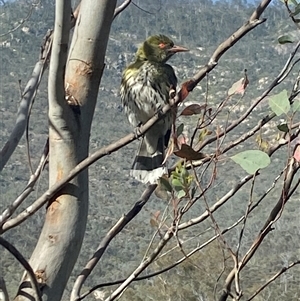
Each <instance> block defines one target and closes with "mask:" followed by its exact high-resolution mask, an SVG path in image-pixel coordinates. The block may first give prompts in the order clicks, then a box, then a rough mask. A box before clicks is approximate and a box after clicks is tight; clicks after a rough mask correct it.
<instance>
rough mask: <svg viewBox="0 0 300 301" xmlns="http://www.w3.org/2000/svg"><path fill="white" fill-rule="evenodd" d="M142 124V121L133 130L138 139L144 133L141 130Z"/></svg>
mask: <svg viewBox="0 0 300 301" xmlns="http://www.w3.org/2000/svg"><path fill="white" fill-rule="evenodd" d="M142 124H143V123H142V122H140V123H139V124H138V125H137V126H136V127H135V128H134V130H133V132H134V136H135V138H136V139H138V138H139V137H140V136H141V135H142V133H141V131H140V126H141V125H142Z"/></svg>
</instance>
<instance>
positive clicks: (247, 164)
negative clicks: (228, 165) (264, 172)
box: [231, 150, 271, 174]
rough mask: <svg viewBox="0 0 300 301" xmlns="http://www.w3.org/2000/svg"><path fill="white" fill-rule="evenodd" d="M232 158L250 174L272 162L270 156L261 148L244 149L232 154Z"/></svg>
mask: <svg viewBox="0 0 300 301" xmlns="http://www.w3.org/2000/svg"><path fill="white" fill-rule="evenodd" d="M231 159H232V160H233V161H234V162H235V163H237V164H239V165H240V166H241V167H242V168H243V169H244V170H245V171H246V172H247V173H249V174H254V173H255V172H256V171H257V170H258V169H262V168H265V167H267V166H268V165H269V164H270V163H271V160H270V157H269V156H268V155H267V154H266V153H264V152H262V151H260V150H248V151H244V152H241V153H239V154H236V155H234V156H232V157H231Z"/></svg>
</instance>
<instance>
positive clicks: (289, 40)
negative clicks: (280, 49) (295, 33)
mask: <svg viewBox="0 0 300 301" xmlns="http://www.w3.org/2000/svg"><path fill="white" fill-rule="evenodd" d="M278 43H279V44H287V43H294V40H293V39H292V37H290V36H289V35H284V36H281V37H279V38H278Z"/></svg>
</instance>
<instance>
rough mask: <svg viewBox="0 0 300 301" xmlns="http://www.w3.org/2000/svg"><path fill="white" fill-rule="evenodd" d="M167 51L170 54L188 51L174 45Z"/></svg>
mask: <svg viewBox="0 0 300 301" xmlns="http://www.w3.org/2000/svg"><path fill="white" fill-rule="evenodd" d="M168 51H169V52H171V53H176V52H184V51H189V49H187V48H185V47H182V46H177V45H174V46H173V47H172V48H170V49H169V50H168Z"/></svg>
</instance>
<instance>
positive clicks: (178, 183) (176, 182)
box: [172, 179, 183, 191]
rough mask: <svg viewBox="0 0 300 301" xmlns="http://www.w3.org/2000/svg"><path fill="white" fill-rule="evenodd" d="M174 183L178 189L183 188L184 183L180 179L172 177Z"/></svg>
mask: <svg viewBox="0 0 300 301" xmlns="http://www.w3.org/2000/svg"><path fill="white" fill-rule="evenodd" d="M172 185H173V187H174V189H175V190H176V191H180V190H182V188H183V184H182V183H181V182H180V181H179V180H178V179H172Z"/></svg>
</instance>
